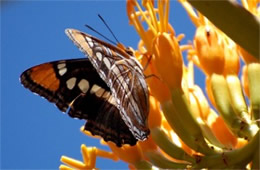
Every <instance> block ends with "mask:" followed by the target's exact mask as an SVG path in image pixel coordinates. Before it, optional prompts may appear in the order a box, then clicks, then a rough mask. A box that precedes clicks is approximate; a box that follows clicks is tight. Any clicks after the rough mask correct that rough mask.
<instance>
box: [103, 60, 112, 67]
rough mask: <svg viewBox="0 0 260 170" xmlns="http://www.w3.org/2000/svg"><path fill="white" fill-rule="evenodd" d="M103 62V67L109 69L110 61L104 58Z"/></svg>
mask: <svg viewBox="0 0 260 170" xmlns="http://www.w3.org/2000/svg"><path fill="white" fill-rule="evenodd" d="M103 61H104V63H105V65H106V66H107V68H108V69H110V67H111V64H110V61H109V60H108V59H107V58H104V59H103Z"/></svg>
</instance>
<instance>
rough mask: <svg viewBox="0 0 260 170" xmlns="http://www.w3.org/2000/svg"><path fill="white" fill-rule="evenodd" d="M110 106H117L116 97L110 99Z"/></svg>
mask: <svg viewBox="0 0 260 170" xmlns="http://www.w3.org/2000/svg"><path fill="white" fill-rule="evenodd" d="M107 101H108V102H109V103H110V104H112V105H114V106H116V101H115V98H114V97H112V96H111V97H110V98H109V99H108V100H107Z"/></svg>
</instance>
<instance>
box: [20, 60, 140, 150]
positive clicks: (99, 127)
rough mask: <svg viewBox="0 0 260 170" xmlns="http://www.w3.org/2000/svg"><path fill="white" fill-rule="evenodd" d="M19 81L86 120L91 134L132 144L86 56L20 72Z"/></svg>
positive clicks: (126, 128) (111, 98)
mask: <svg viewBox="0 0 260 170" xmlns="http://www.w3.org/2000/svg"><path fill="white" fill-rule="evenodd" d="M20 80H21V83H22V84H23V85H24V87H26V88H28V89H30V90H31V91H32V92H35V93H37V94H39V95H40V96H42V97H44V98H46V99H47V100H49V101H50V102H52V103H55V104H56V106H57V107H58V108H59V109H60V110H61V111H63V112H66V111H67V110H68V109H69V110H68V114H69V115H70V116H71V117H75V118H79V119H85V120H87V122H86V125H85V129H86V130H88V131H90V132H91V133H92V134H93V135H99V136H101V137H102V138H104V140H105V141H112V142H114V143H116V144H117V146H121V145H122V144H131V145H134V144H135V143H136V141H137V140H136V139H135V138H134V136H133V135H132V133H131V132H130V131H129V129H128V127H127V126H126V124H125V123H124V121H123V120H122V118H121V116H120V114H119V110H118V108H117V107H116V106H115V105H116V104H115V102H114V98H113V96H112V95H111V92H110V89H109V88H108V86H107V85H106V83H105V82H104V81H103V80H102V79H101V78H100V77H99V75H98V73H97V71H96V69H95V68H93V66H92V64H91V63H90V61H89V60H88V59H87V58H83V59H72V60H61V61H54V62H49V63H44V64H41V65H38V66H35V67H32V68H30V69H28V70H26V71H24V72H23V73H22V75H21V77H20ZM111 121H113V122H111ZM122 134H124V135H122Z"/></svg>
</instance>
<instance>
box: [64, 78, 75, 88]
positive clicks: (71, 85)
mask: <svg viewBox="0 0 260 170" xmlns="http://www.w3.org/2000/svg"><path fill="white" fill-rule="evenodd" d="M76 80H77V79H76V78H75V77H72V78H70V79H69V80H67V81H66V84H67V87H68V89H70V90H71V89H73V88H74V86H75V83H76Z"/></svg>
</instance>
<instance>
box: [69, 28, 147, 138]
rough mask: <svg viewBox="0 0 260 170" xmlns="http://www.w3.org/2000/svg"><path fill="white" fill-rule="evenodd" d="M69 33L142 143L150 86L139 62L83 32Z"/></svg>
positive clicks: (71, 30) (144, 133)
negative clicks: (109, 91)
mask: <svg viewBox="0 0 260 170" xmlns="http://www.w3.org/2000/svg"><path fill="white" fill-rule="evenodd" d="M66 33H67V35H68V36H69V38H70V39H71V40H72V41H73V42H74V43H75V44H76V45H77V46H78V47H79V49H80V50H81V51H83V52H84V53H85V54H86V55H87V56H88V58H89V60H90V62H91V63H92V65H93V66H94V67H95V69H96V70H97V72H98V74H99V76H100V77H101V78H102V79H103V80H104V81H105V82H106V84H107V85H108V87H109V88H110V90H111V92H112V96H113V97H114V98H115V101H116V106H117V108H118V110H119V111H120V115H121V117H122V119H123V120H124V122H125V123H126V125H127V126H128V127H129V129H130V131H131V132H132V133H133V135H134V136H135V137H136V138H137V139H138V140H144V139H146V138H147V136H148V135H149V129H148V126H147V117H148V113H149V102H148V87H147V85H146V82H145V78H144V75H143V72H142V67H141V66H140V64H139V63H138V61H137V60H136V59H135V58H134V57H133V56H130V55H129V54H127V53H126V52H124V51H123V50H121V49H120V48H117V47H115V46H112V45H110V44H108V43H106V42H103V41H101V40H98V39H97V38H94V37H92V36H90V35H87V34H85V33H83V32H80V31H77V30H74V29H67V30H66Z"/></svg>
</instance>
